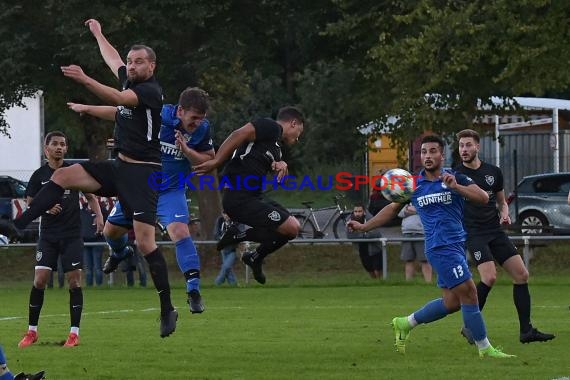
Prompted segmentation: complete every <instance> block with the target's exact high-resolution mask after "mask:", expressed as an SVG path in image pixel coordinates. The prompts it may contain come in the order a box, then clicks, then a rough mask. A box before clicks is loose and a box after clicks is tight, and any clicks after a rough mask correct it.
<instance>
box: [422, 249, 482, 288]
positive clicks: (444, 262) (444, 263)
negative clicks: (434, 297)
mask: <svg viewBox="0 0 570 380" xmlns="http://www.w3.org/2000/svg"><path fill="white" fill-rule="evenodd" d="M426 256H427V259H428V261H429V263H430V264H431V266H432V267H433V269H434V270H435V271H436V273H437V286H439V287H440V288H446V289H452V288H454V287H456V286H457V285H459V284H462V283H464V282H465V281H467V280H469V279H470V278H471V272H470V271H469V266H468V265H467V260H466V259H465V243H463V242H460V243H454V244H450V245H446V246H442V247H436V248H434V249H432V250H430V251H429V252H426Z"/></svg>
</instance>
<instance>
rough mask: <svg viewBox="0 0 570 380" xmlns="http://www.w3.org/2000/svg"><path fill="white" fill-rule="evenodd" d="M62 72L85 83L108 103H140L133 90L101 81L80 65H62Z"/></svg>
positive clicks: (129, 105) (118, 104)
mask: <svg viewBox="0 0 570 380" xmlns="http://www.w3.org/2000/svg"><path fill="white" fill-rule="evenodd" d="M61 72H62V73H63V75H65V76H66V77H68V78H71V79H73V80H74V81H76V82H77V83H79V84H82V85H84V86H85V87H86V88H87V89H88V90H89V91H91V92H92V93H94V94H95V95H97V97H98V98H99V99H101V100H102V101H103V102H105V103H106V104H108V105H112V106H128V107H135V106H137V105H138V104H139V98H138V96H137V94H135V92H134V91H133V90H131V89H127V90H124V91H119V90H117V89H115V88H113V87H109V86H106V85H104V84H102V83H99V82H97V81H96V80H95V79H93V78H91V77H90V76H88V75H87V74H85V73H84V72H83V69H82V68H81V67H80V66H77V65H69V66H61Z"/></svg>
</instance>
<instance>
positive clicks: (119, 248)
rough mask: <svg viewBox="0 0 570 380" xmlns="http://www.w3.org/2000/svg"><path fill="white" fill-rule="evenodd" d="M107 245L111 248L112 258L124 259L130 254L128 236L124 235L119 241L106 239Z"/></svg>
mask: <svg viewBox="0 0 570 380" xmlns="http://www.w3.org/2000/svg"><path fill="white" fill-rule="evenodd" d="M105 240H106V241H107V244H109V246H110V247H111V251H112V252H111V256H113V257H114V258H116V259H124V258H125V256H126V255H127V253H128V252H129V251H128V250H127V249H126V248H127V243H128V242H129V238H128V236H127V234H124V235H123V236H121V237H120V238H118V239H111V238H107V237H105Z"/></svg>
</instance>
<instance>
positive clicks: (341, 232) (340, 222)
mask: <svg viewBox="0 0 570 380" xmlns="http://www.w3.org/2000/svg"><path fill="white" fill-rule="evenodd" d="M349 215H350V212H347V211H345V212H343V213H342V214H340V215H338V216H337V217H336V220H335V221H334V223H333V233H334V238H335V239H344V238H346V223H347V222H348V216H349Z"/></svg>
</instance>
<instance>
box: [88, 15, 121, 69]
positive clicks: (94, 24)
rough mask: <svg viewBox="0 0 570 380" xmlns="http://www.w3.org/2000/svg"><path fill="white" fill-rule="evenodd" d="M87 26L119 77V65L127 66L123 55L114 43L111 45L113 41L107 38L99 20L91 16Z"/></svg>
mask: <svg viewBox="0 0 570 380" xmlns="http://www.w3.org/2000/svg"><path fill="white" fill-rule="evenodd" d="M85 26H87V27H88V28H89V30H90V31H91V34H93V36H94V37H95V39H96V40H97V45H99V51H100V52H101V56H102V57H103V60H104V61H105V63H106V64H107V66H109V68H110V69H111V72H112V73H113V75H115V76H116V77H117V79H118V78H119V67H121V66H125V63H124V62H123V60H122V59H121V55H120V54H119V52H118V51H117V49H115V48H114V47H113V45H111V43H110V42H109V41H108V40H107V38H106V37H105V35H104V34H103V32H102V31H101V24H100V23H99V21H97V20H95V19H93V18H90V19H89V20H87V21H85Z"/></svg>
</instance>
